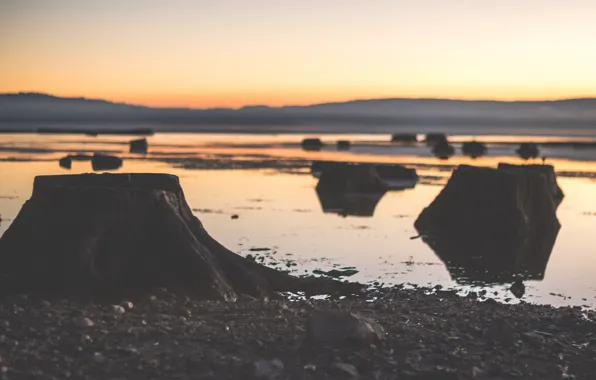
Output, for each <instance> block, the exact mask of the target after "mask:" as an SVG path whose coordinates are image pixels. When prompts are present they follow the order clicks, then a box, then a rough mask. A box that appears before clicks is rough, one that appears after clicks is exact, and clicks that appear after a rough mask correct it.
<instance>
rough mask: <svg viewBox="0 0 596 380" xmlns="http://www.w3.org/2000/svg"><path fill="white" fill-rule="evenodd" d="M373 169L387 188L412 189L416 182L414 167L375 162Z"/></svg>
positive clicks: (416, 176) (416, 175)
mask: <svg viewBox="0 0 596 380" xmlns="http://www.w3.org/2000/svg"><path fill="white" fill-rule="evenodd" d="M375 171H376V172H377V175H378V176H379V178H380V179H381V181H382V182H383V183H384V184H385V186H386V187H387V189H389V190H403V189H412V188H414V187H416V184H417V183H418V174H417V173H416V169H410V168H406V167H405V166H402V165H398V164H376V165H375Z"/></svg>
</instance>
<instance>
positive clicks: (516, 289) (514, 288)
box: [509, 280, 526, 298]
mask: <svg viewBox="0 0 596 380" xmlns="http://www.w3.org/2000/svg"><path fill="white" fill-rule="evenodd" d="M509 291H511V293H512V294H513V295H514V296H516V297H517V298H522V297H523V296H524V294H526V286H525V285H524V282H523V281H521V280H517V281H515V282H514V283H513V284H511V287H509Z"/></svg>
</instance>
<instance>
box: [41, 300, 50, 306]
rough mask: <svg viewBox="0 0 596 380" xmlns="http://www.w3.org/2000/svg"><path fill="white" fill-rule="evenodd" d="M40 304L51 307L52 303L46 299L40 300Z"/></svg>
mask: <svg viewBox="0 0 596 380" xmlns="http://www.w3.org/2000/svg"><path fill="white" fill-rule="evenodd" d="M41 306H43V307H52V304H51V303H49V302H48V301H41Z"/></svg>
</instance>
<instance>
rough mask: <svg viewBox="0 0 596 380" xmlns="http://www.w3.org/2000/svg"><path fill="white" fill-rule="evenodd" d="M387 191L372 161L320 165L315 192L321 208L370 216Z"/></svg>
mask: <svg viewBox="0 0 596 380" xmlns="http://www.w3.org/2000/svg"><path fill="white" fill-rule="evenodd" d="M386 191H387V187H386V185H385V184H384V183H383V181H382V180H381V179H380V178H379V176H378V174H377V172H376V170H375V165H373V164H352V163H333V164H330V165H325V166H323V169H322V173H321V176H320V179H319V183H318V184H317V188H316V192H317V196H318V198H319V201H320V202H321V206H322V207H323V211H324V212H329V213H336V214H339V215H342V216H348V215H352V216H372V215H373V213H374V210H375V208H376V206H377V203H378V202H379V200H380V199H381V198H382V197H383V195H385V193H386Z"/></svg>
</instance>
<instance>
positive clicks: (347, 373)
mask: <svg viewBox="0 0 596 380" xmlns="http://www.w3.org/2000/svg"><path fill="white" fill-rule="evenodd" d="M331 370H332V371H333V372H335V373H336V374H338V375H339V376H341V377H342V378H343V379H356V378H358V377H359V376H360V374H359V373H358V369H356V367H354V366H353V365H352V364H347V363H333V364H332V365H331Z"/></svg>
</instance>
